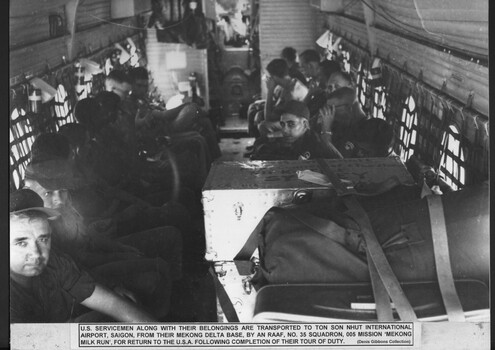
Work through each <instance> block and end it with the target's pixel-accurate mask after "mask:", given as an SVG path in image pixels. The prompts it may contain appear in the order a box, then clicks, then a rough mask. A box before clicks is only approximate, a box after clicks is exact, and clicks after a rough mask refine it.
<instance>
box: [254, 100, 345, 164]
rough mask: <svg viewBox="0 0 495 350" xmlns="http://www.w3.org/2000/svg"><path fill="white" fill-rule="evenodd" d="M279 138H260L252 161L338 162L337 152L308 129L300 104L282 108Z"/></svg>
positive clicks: (294, 103) (291, 103)
mask: <svg viewBox="0 0 495 350" xmlns="http://www.w3.org/2000/svg"><path fill="white" fill-rule="evenodd" d="M281 112H282V115H281V116H280V126H281V129H282V135H283V136H282V137H281V138H275V139H269V138H267V137H261V138H259V139H258V140H256V142H255V145H254V146H255V151H254V153H253V155H252V157H251V159H260V160H269V159H272V160H290V159H293V160H295V159H300V160H307V159H314V158H341V155H340V154H339V152H338V151H337V150H336V149H335V148H334V147H333V146H332V145H331V144H327V143H326V142H324V141H323V140H322V139H321V138H320V137H319V135H317V134H316V133H315V132H313V131H312V130H311V129H310V127H309V120H308V119H309V116H310V113H309V110H308V107H307V106H306V105H305V104H304V103H303V102H299V101H294V100H291V101H288V102H286V103H285V104H284V106H283V107H282V108H281Z"/></svg>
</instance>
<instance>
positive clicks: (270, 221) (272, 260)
mask: <svg viewBox="0 0 495 350" xmlns="http://www.w3.org/2000/svg"><path fill="white" fill-rule="evenodd" d="M442 201H443V205H444V212H445V221H446V225H447V232H448V236H449V250H450V260H451V264H452V271H453V275H454V278H455V279H477V280H480V281H482V282H484V283H487V282H488V276H489V245H488V244H487V243H488V242H489V229H488V205H487V203H488V186H487V184H482V185H479V186H474V187H471V188H466V189H464V190H461V191H457V192H452V193H448V194H446V195H444V196H443V198H442ZM391 204H392V205H390V206H382V207H380V208H378V209H376V210H369V209H368V210H367V213H368V216H369V218H370V221H371V225H372V227H373V230H374V232H375V234H376V236H377V239H378V241H379V243H380V245H381V246H382V248H383V251H384V253H385V255H386V257H387V260H388V262H389V263H390V265H391V267H392V270H393V272H394V273H395V275H396V276H397V278H398V280H399V281H400V282H406V281H434V280H436V270H435V260H434V253H433V243H432V237H431V227H430V218H429V213H428V208H427V202H426V199H420V200H414V201H409V202H405V203H402V204H398V205H397V203H391ZM366 207H368V208H369V207H370V206H369V205H367V206H366ZM301 213H302V214H301ZM314 213H317V215H318V216H316V215H314ZM324 213H326V214H324ZM343 228H344V230H343ZM322 232H327V234H322ZM254 234H255V235H256V237H257V240H258V242H259V244H258V245H259V247H258V248H259V252H260V265H259V268H258V271H257V273H256V274H255V276H254V277H253V280H252V282H253V284H254V286H255V287H257V288H259V287H261V286H263V285H265V284H284V283H291V284H293V283H296V284H297V283H346V282H368V281H369V280H370V277H369V272H368V264H367V261H366V251H365V243H364V240H363V238H362V236H361V234H360V228H359V226H358V225H357V224H356V223H355V222H353V220H352V218H350V217H349V216H348V215H346V213H345V208H344V209H343V210H339V208H338V205H336V204H335V203H309V204H307V205H300V206H297V207H288V208H272V209H270V210H269V211H268V212H267V213H266V214H265V216H264V217H263V219H262V220H261V221H260V224H259V225H258V226H257V227H256V229H255V231H254ZM248 243H249V240H248V242H247V244H248ZM251 244H252V242H251ZM248 245H249V244H248ZM245 248H246V246H245ZM248 251H249V249H247V250H246V249H243V250H241V252H240V253H239V254H238V256H237V257H236V259H239V258H241V257H242V256H246V254H247V252H248ZM240 260H243V259H242V258H241V259H240Z"/></svg>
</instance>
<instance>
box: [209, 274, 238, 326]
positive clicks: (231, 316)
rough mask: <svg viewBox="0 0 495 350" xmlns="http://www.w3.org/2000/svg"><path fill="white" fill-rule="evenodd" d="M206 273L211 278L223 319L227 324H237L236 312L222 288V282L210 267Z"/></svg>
mask: <svg viewBox="0 0 495 350" xmlns="http://www.w3.org/2000/svg"><path fill="white" fill-rule="evenodd" d="M208 271H209V272H210V275H211V277H213V283H214V285H215V291H216V293H217V298H218V302H219V303H220V306H221V307H222V311H223V313H224V315H225V318H226V319H227V321H229V322H239V317H238V316H237V312H236V311H235V308H234V305H232V302H231V301H230V298H229V295H228V294H227V291H226V290H225V288H224V287H223V286H222V282H220V280H219V279H218V276H217V274H216V273H215V271H214V270H213V268H212V267H210V268H209V269H208Z"/></svg>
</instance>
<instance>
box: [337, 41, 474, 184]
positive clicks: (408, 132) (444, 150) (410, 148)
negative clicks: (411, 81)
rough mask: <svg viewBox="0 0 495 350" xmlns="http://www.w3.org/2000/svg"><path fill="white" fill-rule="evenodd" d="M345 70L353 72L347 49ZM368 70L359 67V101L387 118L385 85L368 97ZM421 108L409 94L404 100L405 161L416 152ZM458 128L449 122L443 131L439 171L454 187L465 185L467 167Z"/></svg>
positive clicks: (401, 139)
mask: <svg viewBox="0 0 495 350" xmlns="http://www.w3.org/2000/svg"><path fill="white" fill-rule="evenodd" d="M342 58H343V62H344V69H345V70H346V71H347V72H350V69H351V66H350V53H349V52H348V51H344V52H343V54H342ZM367 75H368V72H367V71H366V70H365V69H364V68H363V67H362V66H361V67H360V68H359V69H358V79H357V80H358V81H357V89H358V100H359V102H360V104H361V105H362V106H363V108H365V107H366V106H367V105H369V106H370V107H371V108H369V109H370V111H369V112H370V114H371V115H372V116H373V117H375V118H380V119H384V120H387V118H386V116H385V114H386V111H387V110H386V109H387V108H388V107H389V105H387V91H386V89H385V88H384V87H383V86H377V87H375V88H374V89H373V90H372V91H371V95H370V96H367V95H366V91H369V90H370V89H369V88H368V86H367V84H368V82H367ZM417 128H418V111H417V106H416V101H415V100H414V98H413V97H412V96H408V97H407V98H406V100H405V101H404V102H403V106H402V114H401V117H400V127H399V132H398V135H396V137H397V139H398V140H397V141H399V142H397V143H398V144H399V149H398V153H399V155H400V157H401V159H402V161H404V162H406V161H407V160H408V159H409V158H410V157H411V156H412V154H413V152H414V149H415V146H417V141H418V134H417ZM459 136H460V133H459V129H458V128H457V127H456V126H455V125H453V124H452V125H449V127H448V129H447V130H445V131H443V136H442V142H441V145H442V147H441V150H440V151H441V160H440V166H439V169H438V170H439V173H440V175H441V176H442V177H443V178H444V180H445V181H446V182H447V183H448V184H449V185H450V186H452V187H453V188H454V189H455V190H457V189H459V188H462V187H463V186H464V184H465V183H466V169H465V166H464V162H465V157H464V151H463V149H462V147H461V143H460V137H459Z"/></svg>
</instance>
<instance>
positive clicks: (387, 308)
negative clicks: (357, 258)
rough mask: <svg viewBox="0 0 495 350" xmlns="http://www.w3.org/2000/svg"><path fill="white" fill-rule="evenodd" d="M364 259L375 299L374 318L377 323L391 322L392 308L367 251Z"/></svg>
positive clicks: (392, 316) (392, 318)
mask: <svg viewBox="0 0 495 350" xmlns="http://www.w3.org/2000/svg"><path fill="white" fill-rule="evenodd" d="M366 258H367V259H368V267H369V270H370V278H371V288H372V289H373V297H374V298H375V304H376V316H377V318H378V321H379V322H392V321H394V315H393V312H392V306H391V305H390V297H389V296H388V293H387V289H386V288H385V286H384V285H383V282H382V280H381V279H380V275H379V274H378V271H377V270H376V267H375V264H374V263H373V260H372V259H371V256H370V254H369V252H368V250H366Z"/></svg>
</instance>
